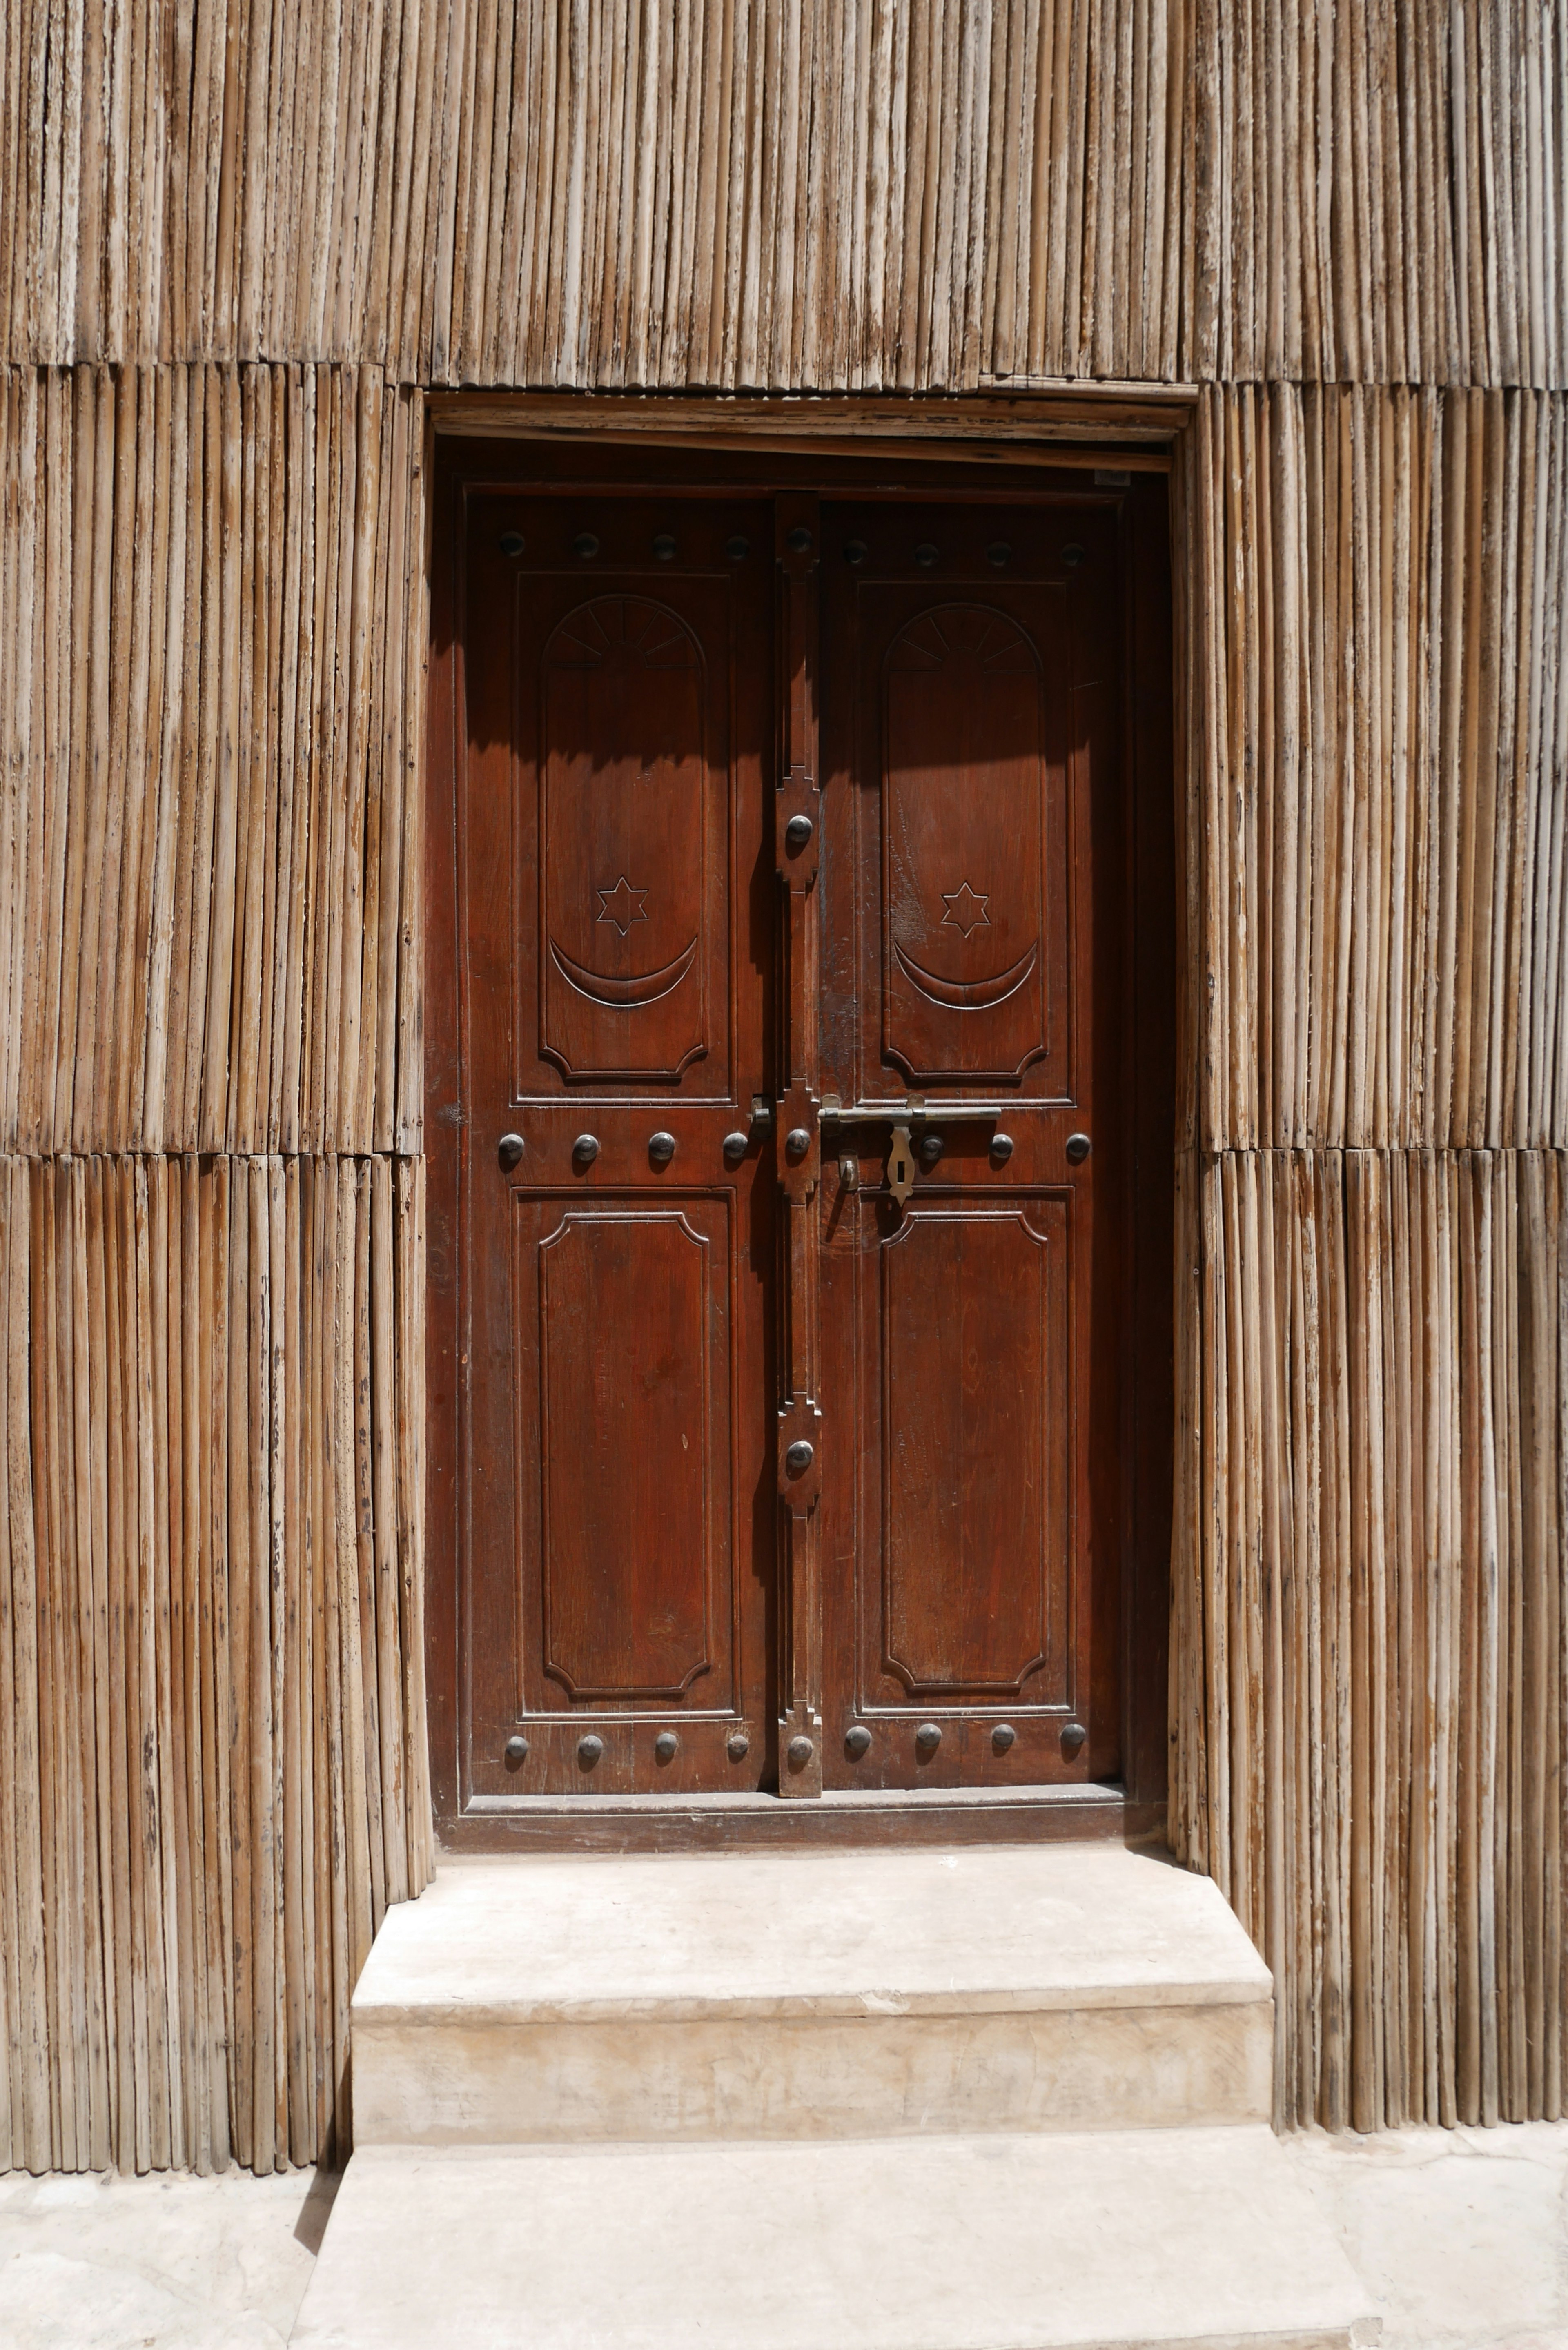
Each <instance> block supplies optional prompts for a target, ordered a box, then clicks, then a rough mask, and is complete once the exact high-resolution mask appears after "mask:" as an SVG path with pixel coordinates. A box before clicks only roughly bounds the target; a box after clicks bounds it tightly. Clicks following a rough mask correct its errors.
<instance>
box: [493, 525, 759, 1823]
mask: <svg viewBox="0 0 1568 2350" xmlns="http://www.w3.org/2000/svg"><path fill="white" fill-rule="evenodd" d="M772 532H773V514H772V510H771V507H770V506H768V505H766V504H746V503H744V502H743V501H742V500H737V499H735V498H726V499H723V500H722V501H713V500H702V499H696V498H684V499H683V498H681V497H680V496H679V495H675V496H671V497H668V498H659V499H644V498H637V497H610V496H597V497H596V496H594V495H591V494H589V495H585V494H580V493H578V494H565V493H563V494H561V495H559V496H551V495H547V494H533V495H528V494H519V493H517V492H515V491H504V490H488V491H486V490H482V489H480V488H478V487H475V488H473V489H471V490H470V492H469V494H468V499H467V504H466V511H465V514H464V516H463V533H464V539H465V544H466V548H467V560H466V565H465V568H464V572H463V582H464V594H465V598H466V609H465V611H464V613H463V615H462V629H461V636H462V645H463V654H464V660H465V663H466V677H465V698H464V704H463V706H464V708H465V711H466V727H467V754H466V761H465V764H464V766H463V770H462V789H461V792H460V801H459V812H458V813H459V824H458V837H459V849H458V855H459V864H460V870H459V873H458V877H457V888H458V899H459V905H460V923H461V936H462V990H463V997H464V1002H463V1006H462V1010H463V1015H464V1018H465V1023H466V1049H465V1058H466V1062H467V1066H468V1070H469V1084H468V1101H469V1105H470V1107H469V1111H468V1118H469V1130H468V1135H467V1156H466V1169H467V1191H466V1212H465V1215H464V1216H463V1218H462V1232H463V1235H464V1249H465V1267H464V1274H465V1279H466V1283H467V1293H468V1328H469V1330H470V1332H471V1347H472V1354H471V1360H470V1362H469V1364H468V1366H467V1382H466V1385H467V1392H468V1396H469V1399H470V1406H469V1413H468V1420H467V1426H468V1430H469V1438H468V1443H467V1446H466V1453H465V1461H464V1474H465V1479H466V1487H467V1491H466V1527H465V1530H464V1531H465V1534H466V1539H465V1540H464V1541H463V1542H462V1557H463V1560H464V1566H463V1569H462V1572H463V1575H464V1578H465V1585H466V1588H465V1593H464V1602H465V1604H464V1606H463V1607H462V1616H461V1620H462V1626H463V1634H462V1637H463V1639H464V1642H465V1648H466V1653H465V1656H464V1659H463V1669H462V1674H461V1682H462V1703H463V1704H464V1706H465V1709H466V1714H467V1719H466V1721H465V1723H464V1735H463V1738H462V1746H463V1749H464V1751H465V1752H466V1755H467V1758H468V1772H469V1777H470V1782H471V1783H470V1786H469V1788H468V1791H467V1801H468V1807H469V1808H470V1809H471V1810H472V1809H473V1808H476V1807H478V1808H483V1805H484V1804H486V1803H494V1802H498V1801H504V1800H506V1799H509V1798H514V1797H515V1796H518V1795H548V1794H562V1793H566V1792H582V1793H585V1794H587V1793H593V1792H604V1793H622V1794H625V1793H638V1792H670V1793H677V1792H681V1791H691V1790H694V1789H709V1790H711V1789H722V1788H735V1789H748V1788H755V1787H756V1786H757V1785H758V1784H759V1783H760V1782H761V1781H762V1780H763V1778H764V1777H765V1776H766V1774H767V1773H768V1772H769V1770H770V1767H771V1762H772V1753H771V1749H772V1737H771V1721H772V1716H773V1705H772V1698H771V1685H770V1678H769V1672H768V1662H767V1638H768V1621H769V1605H770V1600H771V1596H772V1593H771V1584H772V1566H773V1556H774V1541H775V1527H776V1506H777V1505H776V1500H775V1497H774V1492H773V1488H772V1482H771V1480H772V1450H771V1442H772V1426H771V1401H772V1389H773V1384H774V1371H773V1363H772V1359H771V1357H770V1353H769V1344H770V1334H769V1330H768V1327H767V1324H766V1310H767V1295H768V1290H769V1286H770V1284H771V1282H772V1279H773V1274H774V1263H773V1256H774V1177H773V1168H772V1160H771V1152H770V1153H769V1155H768V1159H767V1164H766V1166H765V1168H764V1166H763V1151H762V1149H761V1122H759V1127H758V1131H757V1133H755V1134H753V1099H754V1098H760V1097H763V1095H764V1094H765V1093H766V1091H767V1087H768V1076H769V1070H768V1062H769V1055H768V1052H767V1045H766V1035H765V1021H766V1016H767V1011H768V1003H767V996H768V992H769V988H770V985H771V973H772V951H773V929H772V925H773V919H774V872H773V865H772V831H771V805H770V807H769V810H768V821H769V831H768V843H767V847H768V854H767V857H766V858H765V859H764V858H763V771H764V762H765V760H766V758H767V756H768V754H769V752H770V750H771V743H770V740H769V728H770V725H771V711H772V692H773V592H774V579H773V559H772V556H773V549H772Z"/></svg>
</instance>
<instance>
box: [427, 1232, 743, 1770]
mask: <svg viewBox="0 0 1568 2350" xmlns="http://www.w3.org/2000/svg"><path fill="white" fill-rule="evenodd" d="M732 1204H733V1203H732V1198H731V1197H730V1196H729V1195H728V1194H718V1195H714V1194H705V1195H691V1196H681V1195H679V1194H674V1193H670V1192H661V1193H660V1194H659V1197H658V1199H657V1200H649V1199H646V1198H642V1199H639V1198H637V1197H635V1196H632V1197H620V1196H616V1195H615V1194H612V1193H609V1192H607V1191H597V1192H595V1193H593V1194H591V1195H587V1196H585V1195H583V1194H576V1195H575V1196H570V1197H566V1198H563V1197H561V1196H560V1195H559V1194H555V1193H547V1194H543V1195H541V1194H538V1193H530V1192H528V1191H522V1190H518V1191H513V1193H512V1195H511V1216H512V1232H511V1248H510V1252H509V1256H510V1264H509V1273H510V1280H509V1289H510V1296H509V1299H507V1301H506V1311H505V1326H504V1327H502V1326H501V1321H502V1316H501V1314H500V1313H499V1312H498V1311H497V1309H498V1308H500V1307H501V1306H502V1300H501V1298H499V1297H496V1298H494V1299H493V1300H492V1301H491V1315H492V1316H493V1319H494V1322H495V1325H496V1326H495V1328H494V1332H493V1336H494V1338H495V1341H496V1343H497V1348H498V1350H499V1348H500V1347H502V1346H503V1345H504V1350H505V1355H506V1357H507V1361H506V1373H507V1374H508V1375H509V1377H508V1384H509V1385H510V1387H511V1390H512V1397H513V1412H512V1430H511V1434H512V1440H513V1441H512V1446H511V1447H510V1448H509V1449H510V1450H511V1451H512V1452H513V1459H514V1492H515V1508H514V1510H513V1511H511V1512H509V1513H507V1516H508V1518H509V1519H510V1522H511V1523H512V1524H513V1525H514V1528H515V1546H514V1555H513V1557H512V1559H511V1561H510V1562H509V1572H508V1574H507V1575H506V1577H505V1584H504V1587H505V1588H506V1589H507V1590H508V1591H509V1593H510V1599H511V1609H512V1617H513V1620H512V1623H511V1625H510V1626H503V1625H502V1624H501V1623H499V1622H497V1621H492V1622H491V1623H490V1624H489V1625H488V1626H480V1627H476V1628H478V1629H479V1631H480V1632H481V1635H482V1638H484V1637H486V1636H488V1640H489V1645H488V1647H487V1648H486V1647H482V1648H481V1650H480V1652H479V1653H476V1654H475V1656H474V1658H473V1659H472V1664H473V1673H474V1687H475V1690H476V1693H478V1694H479V1696H480V1701H481V1703H482V1704H483V1706H484V1709H485V1711H486V1712H487V1713H488V1714H489V1715H490V1717H491V1721H493V1728H488V1726H487V1729H486V1731H482V1732H481V1733H480V1734H478V1735H476V1737H475V1739H474V1742H473V1772H474V1793H475V1794H476V1796H478V1797H479V1798H481V1799H482V1800H483V1798H484V1797H486V1796H492V1797H495V1796H501V1797H512V1796H516V1795H520V1794H559V1793H562V1792H566V1791H575V1792H582V1793H590V1792H598V1793H617V1792H628V1791H632V1790H638V1789H641V1790H646V1791H659V1790H669V1791H670V1792H671V1793H678V1792H683V1791H688V1790H691V1789H692V1788H696V1787H712V1786H713V1785H714V1784H716V1783H717V1784H721V1785H722V1784H724V1783H734V1784H737V1785H739V1786H741V1787H745V1786H748V1785H753V1784H754V1783H756V1778H757V1773H758V1769H759V1766H760V1764H761V1763H762V1761H763V1737H762V1735H761V1730H762V1724H761V1721H760V1719H759V1714H760V1708H759V1707H758V1705H757V1704H756V1702H755V1700H756V1699H757V1697H758V1695H759V1694H760V1688H759V1682H758V1676H759V1674H760V1671H761V1667H762V1659H761V1655H760V1649H761V1643H762V1635H763V1622H762V1617H763V1603H762V1597H761V1595H760V1592H759V1591H757V1590H756V1589H754V1588H753V1587H750V1586H754V1584H755V1578H754V1577H747V1578H742V1576H740V1575H737V1571H736V1561H737V1558H749V1557H750V1556H751V1555H752V1551H753V1544H752V1543H751V1541H750V1540H749V1539H748V1538H746V1535H747V1533H749V1529H747V1530H742V1527H741V1526H740V1524H739V1523H738V1522H737V1503H738V1500H739V1498H740V1495H741V1467H742V1461H741V1456H742V1455H743V1454H744V1452H745V1451H746V1445H745V1442H744V1437H745V1433H746V1430H745V1428H744V1426H743V1424H742V1396H741V1392H740V1378H739V1373H740V1370H741V1366H740V1365H739V1364H738V1363H737V1361H736V1359H735V1355H736V1349H735V1346H734V1326H735V1320H736V1304H737V1299H736V1286H737V1280H736V1276H737V1266H736V1263H735V1261H734V1247H733V1232H732ZM742 1351H744V1349H742ZM746 1368H747V1370H748V1371H749V1374H750V1379H751V1381H752V1383H753V1384H754V1383H755V1380H756V1375H757V1372H756V1367H755V1366H754V1365H748V1366H746ZM750 1417H751V1418H752V1419H756V1418H759V1417H760V1415H758V1414H757V1413H755V1412H753V1413H752V1414H751V1415H750ZM491 1426H492V1428H493V1429H495V1430H496V1433H499V1432H500V1431H499V1429H498V1427H497V1425H496V1422H495V1421H494V1420H493V1419H492V1421H491ZM754 1449H755V1439H754V1438H753V1450H754ZM496 1465H497V1464H496V1463H494V1462H490V1463H479V1462H476V1463H475V1468H476V1471H478V1473H479V1475H480V1477H481V1478H483V1476H484V1474H485V1473H486V1471H487V1470H490V1471H493V1469H494V1468H495V1467H496ZM752 1482H755V1477H754V1474H753V1481H752ZM748 1506H749V1504H748ZM497 1564H499V1562H497ZM499 1587H503V1586H501V1583H500V1578H499V1577H498V1578H496V1579H495V1581H494V1582H493V1583H492V1585H491V1588H492V1589H496V1588H499ZM478 1729H479V1725H478V1724H476V1731H477V1730H478ZM508 1739H510V1740H511V1742H512V1744H511V1750H510V1755H509V1756H508V1753H507V1750H506V1741H507V1740H508ZM519 1742H525V1746H526V1752H521V1751H520V1747H519ZM491 1758H493V1759H491Z"/></svg>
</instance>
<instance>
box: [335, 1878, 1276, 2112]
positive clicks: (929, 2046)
mask: <svg viewBox="0 0 1568 2350" xmlns="http://www.w3.org/2000/svg"><path fill="white" fill-rule="evenodd" d="M353 2050H354V2139H355V2144H356V2145H357V2146H361V2147H363V2146H374V2145H385V2144H400V2145H410V2144H425V2145H455V2144H469V2145H488V2146H495V2145H502V2144H508V2143H512V2144H515V2143H524V2142H530V2141H539V2140H560V2141H571V2142H582V2141H587V2140H594V2139H607V2140H623V2139H633V2138H667V2139H697V2138H705V2137H755V2138H777V2137H796V2138H827V2137H879V2136H884V2135H886V2136H892V2137H901V2136H906V2135H909V2134H911V2133H917V2132H920V2131H938V2132H942V2131H949V2132H952V2131H957V2132H975V2131H1009V2130H1037V2129H1085V2128H1105V2129H1117V2128H1140V2127H1141V2128H1150V2127H1163V2126H1168V2125H1170V2124H1173V2123H1181V2124H1208V2123H1221V2122H1236V2123H1241V2122H1250V2121H1256V2120H1261V2119H1263V2118H1265V2117H1266V2116H1267V2115H1268V2112H1269V2096H1270V2066H1271V2062H1272V1996H1271V1983H1270V1977H1269V1973H1268V1970H1267V1969H1266V1968H1265V1967H1264V1965H1263V1964H1262V1960H1260V1959H1259V1957H1258V1955H1257V1952H1256V1951H1255V1950H1253V1948H1252V1945H1251V1942H1250V1941H1249V1940H1248V1939H1247V1937H1246V1935H1245V1934H1244V1933H1243V1931H1242V1929H1241V1926H1240V1925H1239V1924H1238V1923H1237V1921H1236V1919H1235V1918H1234V1917H1233V1915H1232V1914H1231V1910H1230V1909H1229V1908H1227V1906H1226V1904H1225V1902H1224V1901H1223V1899H1222V1898H1221V1897H1220V1894H1219V1892H1218V1891H1217V1890H1216V1888H1215V1887H1214V1886H1213V1885H1211V1884H1210V1883H1209V1882H1208V1880H1207V1879H1205V1878H1202V1877H1191V1876H1189V1875H1188V1874H1187V1873H1186V1872H1185V1871H1183V1870H1181V1869H1178V1868H1175V1867H1172V1866H1169V1865H1168V1864H1167V1863H1165V1862H1162V1861H1159V1860H1156V1859H1152V1858H1148V1857H1147V1856H1140V1855H1137V1854H1134V1853H1129V1852H1127V1851H1125V1850H1122V1849H1121V1848H1119V1847H1117V1846H1099V1845H1079V1846H1071V1845H1069V1846H1055V1847H1052V1846H1001V1847H994V1846H986V1847H970V1848H968V1849H965V1850H961V1851H957V1852H947V1853H941V1852H919V1851H914V1852H909V1851H905V1852H864V1851H860V1852H851V1853H832V1854H824V1853H817V1852H810V1851H806V1852H801V1851H786V1852H767V1853H722V1854H712V1855H699V1856H691V1857H688V1856H670V1855H649V1856H636V1857H624V1856H595V1857H587V1858H584V1857H554V1856H551V1857H540V1858H534V1857H531V1856H530V1857H526V1858H524V1857H521V1856H518V1857H511V1856H508V1857H506V1858H503V1859H500V1860H466V1861H452V1860H445V1861H443V1862H442V1864H441V1874H440V1876H439V1877H437V1879H436V1882H435V1884H434V1885H433V1886H432V1887H431V1889H430V1891H429V1892H427V1893H426V1894H425V1895H424V1896H423V1897H422V1898H421V1899H420V1900H419V1901H417V1902H410V1903H409V1904H407V1905H406V1906H404V1907H402V1908H397V1909H394V1910H393V1911H391V1912H390V1914H389V1917H388V1918H387V1920H386V1923H385V1924H384V1926H383V1927H382V1929H381V1931H380V1934H379V1937H378V1939H377V1941H376V1944H375V1947H374V1948H373V1950H371V1953H370V1957H369V1962H368V1963H367V1965H366V1968H365V1970H364V1973H363V1975H362V1976H361V1977H360V1981H359V1984H358V1989H357V1991H355V1994H354V2007H353Z"/></svg>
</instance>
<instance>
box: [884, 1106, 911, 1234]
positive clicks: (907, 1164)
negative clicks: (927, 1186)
mask: <svg viewBox="0 0 1568 2350" xmlns="http://www.w3.org/2000/svg"><path fill="white" fill-rule="evenodd" d="M914 1188H915V1152H914V1147H913V1145H912V1144H911V1142H910V1140H909V1128H908V1127H907V1126H904V1125H902V1124H900V1125H898V1126H896V1127H895V1128H893V1139H892V1141H891V1142H890V1143H889V1145H888V1194H889V1196H890V1197H891V1198H892V1199H893V1200H894V1201H896V1202H897V1203H898V1211H899V1213H900V1214H902V1212H903V1208H904V1202H905V1201H906V1200H907V1199H908V1198H909V1194H910V1192H911V1191H913V1190H914Z"/></svg>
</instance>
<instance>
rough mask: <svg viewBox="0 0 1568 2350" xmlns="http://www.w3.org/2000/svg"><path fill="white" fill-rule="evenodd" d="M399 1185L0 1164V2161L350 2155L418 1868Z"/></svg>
mask: <svg viewBox="0 0 1568 2350" xmlns="http://www.w3.org/2000/svg"><path fill="white" fill-rule="evenodd" d="M422 1191H423V1175H422V1169H421V1165H420V1164H419V1163H418V1162H407V1161H402V1162H396V1163H394V1162H391V1161H389V1160H387V1159H343V1158H332V1159H313V1158H282V1157H269V1158H249V1159H230V1158H215V1159H200V1158H195V1157H185V1158H164V1157H156V1158H107V1157H106V1158H99V1157H89V1158H69V1159H66V1158H61V1159H55V1160H53V1161H39V1160H24V1159H5V1160H4V1161H3V1162H0V1211H3V1230H0V1278H3V1279H4V1283H5V1327H6V1336H7V1353H6V1358H5V1379H4V1382H3V1383H0V1411H3V1413H4V1419H5V1428H4V1443H5V1461H6V1468H7V1494H6V1502H7V1506H6V1509H5V1513H0V1543H3V1545H4V1547H3V1551H0V1691H3V1701H0V1762H3V1764H4V1767H3V1768H0V1921H3V1925H4V1931H3V1932H0V1997H3V2000H4V2021H5V2062H4V2064H3V2065H0V2166H3V2165H4V2164H5V2162H6V2161H7V2160H9V2161H10V2162H12V2163H15V2164H16V2165H25V2166H26V2167H27V2168H30V2169H34V2170H39V2169H46V2168H65V2169H82V2168H94V2169H97V2168H102V2167H103V2166H104V2165H106V2164H109V2163H113V2164H115V2165H117V2166H118V2167H119V2168H121V2169H124V2170H133V2169H134V2170H145V2169H147V2168H150V2167H151V2168H164V2167H167V2166H170V2165H173V2166H175V2167H180V2166H189V2167H192V2168H196V2169H199V2170H208V2169H213V2168H222V2167H223V2165H224V2164H226V2163H227V2162H229V2161H231V2160H234V2161H238V2162H241V2163H244V2164H247V2165H249V2166H250V2167H251V2168H254V2169H257V2170H270V2169H272V2168H275V2166H277V2165H279V2164H286V2163H290V2162H294V2163H300V2162H309V2161H313V2160H315V2159H317V2158H319V2157H322V2156H325V2155H327V2154H328V2153H330V2152H331V2151H332V2149H333V2148H334V2147H335V2146H336V2147H339V2148H340V2147H342V2146H343V2144H344V2143H345V2137H344V2130H345V2125H346V2122H347V2116H348V2104H347V2056H348V1996H349V1992H350V1991H351V1990H352V1987H353V1984H354V1981H355V1979H356V1977H357V1975H358V1970H359V1967H360V1965H361V1963H362V1962H363V1960H364V1958H365V1955H366V1952H367V1951H368V1950H369V1945H370V1938H371V1936H372V1934H373V1933H374V1931H375V1929H376V1927H377V1925H378V1924H379V1921H380V1918H381V1915H382V1913H383V1910H384V1909H385V1908H386V1905H387V1904H388V1903H389V1901H397V1900H401V1899H404V1898H407V1897H408V1896H409V1895H410V1894H413V1893H418V1892H419V1891H420V1890H421V1887H423V1886H424V1884H425V1883H426V1882H427V1880H428V1878H429V1877H430V1874H431V1845H430V1829H429V1804H428V1797H427V1767H426V1748H425V1726H424V1705H423V1658H422V1627H421V1525H422V1504H421V1473H422V1470H421V1463H422V1447H421V1416H422V1408H423V1364H422V1357H421V1330H422V1314H423V1301H422V1284H423V1239H422V1215H423V1205H422Z"/></svg>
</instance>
